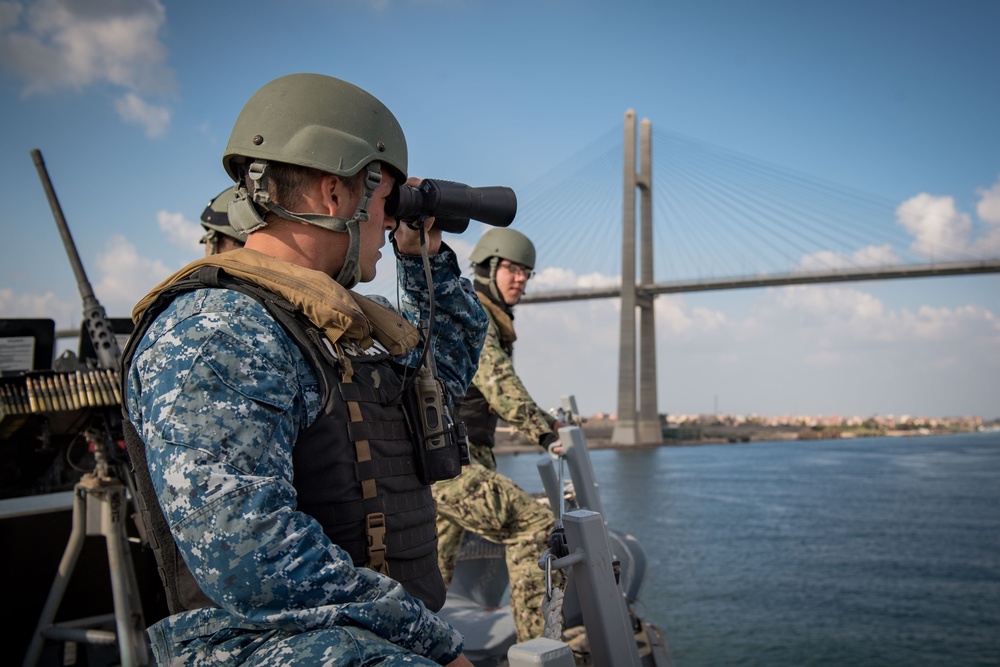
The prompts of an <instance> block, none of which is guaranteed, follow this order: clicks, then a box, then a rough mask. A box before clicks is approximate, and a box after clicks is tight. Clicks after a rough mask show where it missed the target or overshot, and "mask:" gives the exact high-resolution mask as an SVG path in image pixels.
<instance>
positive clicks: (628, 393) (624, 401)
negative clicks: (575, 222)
mask: <svg viewBox="0 0 1000 667" xmlns="http://www.w3.org/2000/svg"><path fill="white" fill-rule="evenodd" d="M635 187H636V173H635V111H633V110H632V109H629V110H628V111H626V112H625V178H624V187H623V196H622V292H621V293H622V296H621V308H622V312H621V328H620V333H619V348H618V421H617V422H615V428H614V431H613V432H612V433H611V442H612V443H614V444H616V445H634V444H636V429H635V422H636V396H635V393H636V386H635V384H636V380H635V378H636V373H635V363H636V362H635V305H636V291H635Z"/></svg>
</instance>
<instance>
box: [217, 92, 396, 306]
mask: <svg viewBox="0 0 1000 667" xmlns="http://www.w3.org/2000/svg"><path fill="white" fill-rule="evenodd" d="M406 160H407V154H406V138H405V137H404V136H403V129H402V128H401V127H400V126H399V122H398V121H397V120H396V117H395V116H393V115H392V112H390V111H389V109H388V108H387V107H386V106H385V105H384V104H382V103H381V102H380V101H379V100H377V99H376V98H375V97H373V96H372V95H371V94H369V93H367V92H365V91H364V90H362V89H361V88H358V87H357V86H355V85H353V84H350V83H347V82H346V81H341V80H340V79H336V78H334V77H331V76H325V75H322V74H289V75H287V76H283V77H279V78H277V79H275V80H273V81H271V82H270V83H267V84H265V85H264V86H263V87H262V88H261V89H260V90H258V91H257V92H256V93H254V94H253V96H252V97H251V98H250V99H249V100H248V101H247V103H246V104H245V105H244V107H243V110H242V111H241V112H240V115H239V117H238V118H237V119H236V123H235V125H234V126H233V131H232V134H231V135H230V137H229V144H228V145H227V146H226V151H225V153H224V154H223V156H222V164H223V166H224V167H225V169H226V173H228V174H229V176H230V178H232V179H233V180H234V181H237V191H236V199H235V201H234V202H233V203H232V204H230V207H229V218H230V222H231V223H232V225H233V227H234V228H235V229H236V230H238V231H241V232H244V233H250V232H252V231H254V230H256V229H259V228H261V227H263V226H264V225H265V224H266V223H265V221H264V217H263V216H264V213H266V212H272V213H275V214H276V215H278V216H279V217H282V218H285V219H287V220H294V221H297V222H305V223H309V224H312V225H318V226H320V227H323V228H324V229H329V230H332V231H335V232H346V233H347V234H348V235H349V236H350V244H349V247H348V251H347V257H346V258H345V261H344V267H343V269H341V271H340V275H338V276H337V277H336V280H337V282H339V283H341V284H342V285H344V286H345V287H353V286H354V285H356V284H357V283H358V281H359V280H360V277H361V267H360V265H359V263H358V262H359V251H360V243H361V234H360V231H359V229H358V225H359V224H360V223H361V222H363V221H366V220H368V206H369V204H370V203H371V197H372V195H373V194H374V192H375V189H376V188H377V187H378V185H379V183H381V180H382V171H381V166H382V164H384V165H386V166H387V167H388V168H389V170H390V171H391V172H392V174H393V176H394V177H395V178H396V181H397V183H400V184H402V182H403V181H404V180H406ZM270 162H283V163H285V164H292V165H298V166H302V167H311V168H313V169H318V170H320V171H323V172H326V173H329V174H334V175H336V176H341V177H344V178H347V177H351V176H354V175H355V174H357V173H359V172H361V171H365V178H364V181H363V191H362V197H361V202H360V203H359V204H358V209H357V211H355V213H354V216H353V217H352V218H342V217H333V216H328V215H320V214H297V213H293V212H291V211H288V210H286V209H284V208H283V207H281V206H279V205H277V204H275V203H274V202H271V201H270V198H269V196H268V188H267V167H268V163H270ZM244 178H245V179H248V180H252V181H253V182H254V187H253V195H252V196H251V195H249V194H248V192H249V188H248V187H247V186H248V184H247V183H246V181H244V180H243V179H244Z"/></svg>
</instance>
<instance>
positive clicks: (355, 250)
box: [229, 160, 382, 289]
mask: <svg viewBox="0 0 1000 667" xmlns="http://www.w3.org/2000/svg"><path fill="white" fill-rule="evenodd" d="M267 168H268V164H267V162H265V161H263V160H257V161H255V162H253V163H252V164H251V165H250V168H249V169H248V170H247V178H248V179H249V180H251V181H253V182H254V191H253V196H252V201H251V196H250V195H249V188H248V187H247V184H246V182H245V181H240V183H239V184H238V185H237V187H236V199H235V200H233V201H232V202H230V204H229V222H230V224H231V225H232V226H233V229H235V230H237V231H241V232H244V233H247V234H249V233H250V232H252V231H255V230H258V229H261V228H262V227H265V226H266V225H267V222H266V221H265V220H264V218H263V216H262V215H261V214H260V212H259V211H258V206H259V207H260V208H262V209H264V210H265V211H266V212H268V213H274V214H275V215H277V216H278V217H279V218H282V219H284V220H291V221H292V222H302V223H305V224H308V225H316V226H317V227H322V228H323V229H329V230H330V231H331V232H339V233H344V232H346V233H347V235H348V245H347V254H346V255H345V256H344V265H343V266H342V267H341V269H340V273H339V274H337V276H336V278H335V280H336V281H337V282H338V283H340V284H341V285H343V286H344V287H346V288H348V289H350V288H352V287H354V286H355V285H357V284H358V283H359V282H361V223H362V222H368V220H369V214H368V207H369V206H371V201H372V197H373V196H374V194H375V191H376V190H377V189H378V186H379V185H380V184H381V183H382V165H381V164H380V163H378V162H377V161H374V162H369V163H368V166H367V167H365V178H364V182H363V184H362V190H361V200H360V201H359V202H358V207H357V209H355V211H354V216H353V217H351V218H342V217H340V216H333V215H323V214H321V213H293V212H291V211H289V210H288V209H286V208H284V207H283V206H279V205H278V204H275V203H272V202H271V196H270V194H269V192H268V187H267V185H268V184H267V180H268V176H267V170H268V169H267Z"/></svg>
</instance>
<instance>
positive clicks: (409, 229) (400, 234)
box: [393, 178, 441, 255]
mask: <svg viewBox="0 0 1000 667" xmlns="http://www.w3.org/2000/svg"><path fill="white" fill-rule="evenodd" d="M421 181H423V179H422V178H408V179H406V183H404V185H409V186H411V187H417V186H418V185H420V183H421ZM422 225H423V228H424V243H426V244H427V254H428V255H436V254H438V252H439V251H440V250H441V230H439V229H434V218H433V217H429V218H424V221H423V223H422ZM393 237H394V238H395V239H396V249H397V250H399V253H400V254H402V255H419V254H420V227H419V226H417V225H413V224H412V223H407V222H404V221H400V222H399V225H398V226H397V227H396V231H395V232H393Z"/></svg>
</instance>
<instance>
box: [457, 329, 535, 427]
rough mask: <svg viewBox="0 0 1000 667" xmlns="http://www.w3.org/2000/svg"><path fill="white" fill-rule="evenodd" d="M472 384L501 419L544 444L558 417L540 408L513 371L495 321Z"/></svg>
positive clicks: (488, 333) (484, 345) (512, 364)
mask: <svg viewBox="0 0 1000 667" xmlns="http://www.w3.org/2000/svg"><path fill="white" fill-rule="evenodd" d="M472 383H473V384H474V385H475V386H476V389H478V390H479V391H480V392H482V394H483V396H484V397H485V398H486V401H487V402H488V403H489V404H490V407H491V408H493V411H494V412H496V413H497V414H498V415H499V416H500V419H503V420H504V421H505V422H507V423H508V424H510V425H511V426H512V427H514V428H515V429H517V430H518V431H520V432H521V433H522V434H523V435H525V436H526V437H527V438H528V439H529V440H531V441H532V442H535V443H539V444H541V439H542V437H544V436H546V435H547V434H550V433H552V425H553V424H554V423H555V418H554V417H553V416H552V415H550V414H548V413H547V412H545V411H544V410H542V409H541V408H540V407H538V405H537V404H536V403H535V401H534V400H532V398H531V395H530V394H528V390H527V389H526V388H525V387H524V384H523V383H522V382H521V378H519V377H518V376H517V373H516V372H515V371H514V362H513V360H511V358H510V355H508V354H507V353H506V352H504V351H503V348H502V347H501V346H500V334H499V332H498V331H497V328H496V326H495V325H494V324H493V322H492V321H491V322H490V326H489V331H488V332H487V334H486V342H485V343H484V344H483V351H482V353H480V355H479V370H478V371H476V375H475V377H474V378H473V380H472Z"/></svg>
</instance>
